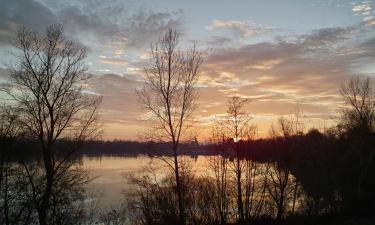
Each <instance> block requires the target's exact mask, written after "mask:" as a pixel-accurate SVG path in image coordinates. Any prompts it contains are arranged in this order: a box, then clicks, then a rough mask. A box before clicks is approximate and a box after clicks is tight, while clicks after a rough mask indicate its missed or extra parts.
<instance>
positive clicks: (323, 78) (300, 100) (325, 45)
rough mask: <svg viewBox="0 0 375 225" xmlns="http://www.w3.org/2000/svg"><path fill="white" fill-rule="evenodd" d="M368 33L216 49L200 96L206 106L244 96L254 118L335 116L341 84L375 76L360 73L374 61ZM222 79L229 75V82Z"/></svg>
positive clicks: (322, 32) (339, 31)
mask: <svg viewBox="0 0 375 225" xmlns="http://www.w3.org/2000/svg"><path fill="white" fill-rule="evenodd" d="M368 32H371V31H369V30H367V29H366V27H365V24H363V23H361V24H357V25H355V26H351V27H333V28H323V29H317V30H313V31H311V32H310V33H308V34H304V35H300V36H297V37H296V38H294V39H290V38H289V39H282V38H279V39H277V40H274V41H271V42H261V43H256V44H247V45H245V46H242V47H239V48H232V49H228V48H222V49H217V50H216V51H214V52H213V53H212V54H211V55H209V56H208V58H207V59H206V61H205V64H203V66H202V69H201V72H202V73H201V74H202V78H201V81H200V82H201V84H202V87H203V88H202V90H203V89H205V88H207V90H209V91H207V92H205V91H204V94H202V95H201V96H202V97H201V101H202V102H203V103H202V105H205V104H208V103H209V102H210V101H214V102H223V103H224V102H225V100H226V96H228V95H241V96H243V97H247V98H249V99H251V100H252V103H251V107H250V108H249V109H250V110H251V111H252V112H254V113H274V114H284V113H288V111H290V110H291V109H292V108H294V107H295V106H296V105H302V108H303V110H305V111H307V113H315V114H316V113H318V112H319V113H323V114H324V115H327V116H333V115H335V114H336V113H337V111H338V109H339V106H340V104H341V97H340V95H339V88H340V85H341V82H345V81H346V80H348V79H349V78H350V77H351V76H353V75H370V76H371V75H375V74H374V71H372V73H371V72H369V71H367V72H361V71H363V66H364V65H367V64H369V63H370V64H371V65H372V67H373V65H374V64H373V62H374V60H375V54H374V52H375V51H374V46H375V45H374V39H373V38H366V37H369V36H370V37H371V35H369V34H370V33H368ZM354 40H356V41H354ZM371 62H372V63H371ZM223 74H230V75H231V77H230V79H229V78H228V76H223ZM229 80H230V82H229ZM236 81H238V82H236ZM221 107H222V106H221ZM206 110H207V111H208V112H211V111H214V112H215V111H216V110H217V109H216V107H215V106H212V108H210V107H209V108H207V109H206Z"/></svg>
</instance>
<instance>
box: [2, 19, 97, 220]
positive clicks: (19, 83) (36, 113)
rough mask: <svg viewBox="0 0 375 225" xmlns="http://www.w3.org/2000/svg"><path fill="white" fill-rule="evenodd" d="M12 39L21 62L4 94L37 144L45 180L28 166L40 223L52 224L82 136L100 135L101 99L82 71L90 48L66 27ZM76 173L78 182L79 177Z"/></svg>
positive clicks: (84, 137)
mask: <svg viewBox="0 0 375 225" xmlns="http://www.w3.org/2000/svg"><path fill="white" fill-rule="evenodd" d="M13 43H14V47H15V48H16V49H17V53H16V56H17V59H18V61H17V64H16V65H14V66H13V67H12V69H11V70H12V71H11V82H10V83H9V85H8V88H7V89H6V92H7V94H8V95H9V96H10V98H11V100H12V102H13V103H14V104H16V105H17V107H18V109H19V110H20V122H21V123H22V126H24V127H25V128H26V129H27V130H28V132H30V134H31V135H32V137H34V138H36V139H37V140H38V142H39V149H40V153H41V156H42V167H41V168H42V172H38V173H42V179H40V177H38V178H35V177H33V176H32V175H33V172H32V171H31V170H30V169H31V167H30V166H27V165H26V164H25V170H26V171H27V174H28V179H29V182H30V184H31V187H32V191H33V203H34V207H35V209H36V211H37V214H38V220H39V223H40V224H42V225H46V224H52V223H50V222H49V221H54V219H53V218H51V216H52V214H53V213H52V211H51V210H52V209H53V205H52V204H53V202H54V201H53V199H54V198H53V197H56V196H53V194H54V193H55V194H58V193H59V190H58V188H57V187H56V185H58V184H65V185H68V186H69V185H70V183H69V182H70V180H68V178H67V177H65V175H67V174H69V171H70V170H71V168H72V166H73V165H74V156H75V153H76V152H77V150H78V149H79V147H80V146H81V144H82V143H83V141H84V140H86V139H88V138H90V137H93V136H94V135H96V134H97V132H98V126H97V119H98V117H97V108H98V105H99V103H100V101H101V98H98V97H91V96H89V95H87V94H84V93H83V85H84V84H85V82H86V81H87V79H88V78H89V77H88V76H86V75H85V73H84V72H85V70H86V68H85V66H84V63H83V60H84V58H85V57H86V50H85V49H84V48H81V47H79V46H78V45H76V44H74V43H73V42H72V41H69V40H67V39H66V38H65V36H64V34H63V27H62V26H60V25H54V26H50V27H48V28H47V30H46V33H45V34H44V35H39V34H37V33H35V32H33V31H30V30H27V29H26V28H23V29H20V31H19V32H18V34H17V37H16V39H15V40H14V42H13ZM62 139H64V140H69V142H68V143H70V144H68V146H66V148H64V149H61V148H60V147H61V146H60V147H59V148H58V147H57V144H56V142H58V141H59V140H62ZM74 177H75V178H77V179H76V181H77V182H78V178H79V176H78V177H77V176H74ZM71 178H72V177H71ZM38 182H42V184H38Z"/></svg>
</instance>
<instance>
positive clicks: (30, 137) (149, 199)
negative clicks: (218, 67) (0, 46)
mask: <svg viewBox="0 0 375 225" xmlns="http://www.w3.org/2000/svg"><path fill="white" fill-rule="evenodd" d="M14 43H15V47H16V49H18V53H19V55H18V57H19V62H18V64H17V65H15V67H14V68H12V74H11V82H10V83H9V84H8V85H7V86H6V87H5V88H4V91H5V93H6V94H7V95H8V96H9V98H10V102H7V104H4V106H2V107H1V111H0V224H6V225H10V224H41V225H47V224H48V225H53V224H56V225H63V224H64V225H65V224H66V225H68V224H108V225H109V224H111V225H115V224H144V225H162V224H165V225H166V224H181V225H184V224H197V225H198V224H199V225H200V224H202V225H211V224H212V225H214V224H296V225H297V224H364V225H365V224H373V223H374V222H375V219H374V216H373V212H374V211H375V163H374V155H375V99H374V98H375V95H374V92H373V91H374V90H373V88H372V86H371V84H370V80H369V79H366V78H354V79H352V80H351V81H350V82H349V83H348V84H346V85H344V86H343V88H342V91H341V94H342V96H343V99H344V100H345V102H346V106H345V110H344V111H343V112H342V117H341V119H340V121H339V122H338V124H337V125H336V126H334V127H332V128H330V129H327V130H325V131H318V130H316V129H311V130H309V131H307V132H305V130H304V126H303V123H302V122H301V118H300V117H299V115H298V114H296V115H295V116H294V117H291V118H288V119H285V118H280V119H279V120H278V121H277V124H275V125H274V126H273V127H272V128H271V129H270V130H271V132H270V137H269V138H265V139H256V138H255V136H256V135H255V134H256V132H255V131H256V129H255V127H254V126H253V125H252V124H251V123H250V121H251V117H250V116H249V115H248V114H247V113H246V112H245V110H244V106H245V105H246V103H247V100H246V99H242V98H240V97H232V98H230V99H229V101H228V104H227V106H226V115H227V116H226V117H225V118H220V119H219V120H218V121H217V124H216V125H215V126H214V127H213V128H212V138H211V140H210V144H209V145H207V146H206V148H208V149H206V150H204V151H203V150H202V149H201V147H199V146H197V145H196V144H194V143H188V144H183V141H182V140H183V139H182V134H183V132H184V131H185V128H186V127H190V126H191V124H189V120H188V118H189V117H188V115H190V114H191V112H192V111H193V109H194V107H196V105H195V104H194V99H195V98H196V92H195V89H194V86H195V84H196V82H197V74H198V68H199V64H200V63H201V62H202V61H201V58H200V55H199V54H198V53H197V52H196V50H195V47H193V48H192V49H191V50H189V51H181V52H180V51H178V50H177V48H176V46H177V44H178V34H177V32H175V31H173V30H169V31H168V32H167V33H166V35H165V36H164V37H163V38H161V40H160V43H159V44H158V45H156V46H155V47H154V48H153V49H152V53H153V54H152V59H151V61H150V65H149V67H147V68H146V74H147V80H146V83H145V87H144V89H142V91H140V92H139V93H138V95H139V98H140V101H141V103H142V104H143V105H144V106H145V108H147V109H148V110H151V111H152V112H154V114H155V117H153V120H152V121H150V124H152V125H153V127H155V128H156V130H155V132H154V133H153V134H152V135H150V137H152V139H153V142H149V144H148V145H146V147H145V145H144V144H140V143H134V142H133V143H132V142H129V143H128V144H129V145H131V146H132V148H133V147H134V148H137V151H140V152H142V151H145V152H146V151H150V150H149V149H153V148H156V149H162V150H161V151H162V152H163V153H165V152H167V149H169V150H170V153H169V154H166V155H167V156H170V157H167V158H162V159H163V160H164V161H165V163H166V165H167V166H168V168H169V169H165V170H164V171H163V174H162V176H160V175H157V173H156V171H155V169H154V168H152V167H151V168H146V169H145V171H144V174H143V175H141V176H140V175H129V176H128V179H129V180H130V182H131V183H132V184H133V185H132V187H133V188H131V189H130V188H129V189H128V190H126V193H125V196H119V202H122V203H123V204H121V206H120V207H118V206H116V208H113V209H103V208H99V207H98V203H97V200H96V196H95V195H93V194H91V192H90V190H88V186H87V184H89V182H90V177H89V176H88V172H87V171H85V170H84V169H82V168H81V166H80V165H81V164H80V157H79V156H80V154H82V152H80V150H82V147H83V146H84V144H85V143H86V144H89V146H90V144H91V145H97V146H99V145H102V144H103V142H95V141H89V140H91V139H95V138H96V137H97V135H98V134H99V133H100V129H99V127H98V125H97V107H98V105H99V103H100V98H98V97H96V96H90V95H87V94H85V93H84V92H83V91H82V90H83V89H82V88H83V87H82V86H83V85H82V83H84V82H85V81H86V80H87V79H88V77H86V75H85V73H84V71H85V68H84V67H83V64H82V60H83V59H84V58H85V50H84V49H82V48H80V47H79V46H76V45H75V44H74V43H72V42H71V41H68V40H66V39H65V38H64V36H63V29H62V27H61V26H52V27H50V28H48V29H47V32H46V34H45V35H43V36H40V35H38V34H36V33H34V32H32V31H28V30H26V29H22V30H20V32H19V33H18V35H17V39H16V40H15V42H14ZM160 62H163V63H160ZM150 143H151V144H150ZM152 143H153V144H152ZM155 143H159V144H157V146H156V147H155ZM160 143H163V144H160ZM104 144H105V145H113V146H116V144H118V143H115V142H114V143H104ZM142 146H143V147H142ZM150 147H152V148H150ZM184 147H185V148H196V149H195V150H196V151H198V152H199V151H202V152H206V153H207V152H209V153H212V154H211V155H210V157H209V160H208V165H207V169H206V171H204V172H203V173H196V172H195V171H194V170H193V169H192V167H191V165H189V162H188V161H186V160H184V159H183V158H181V157H179V156H180V155H181V153H183V149H184ZM89 148H90V147H89ZM86 151H87V152H89V151H90V150H87V148H86ZM92 151H93V152H92V154H98V152H100V151H95V150H92ZM113 151H115V150H113ZM87 152H86V153H87ZM163 153H162V154H160V155H156V156H162V155H163ZM110 154H111V153H110ZM124 189H127V187H124ZM123 199H125V200H123Z"/></svg>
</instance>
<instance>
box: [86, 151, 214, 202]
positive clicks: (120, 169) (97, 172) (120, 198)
mask: <svg viewBox="0 0 375 225" xmlns="http://www.w3.org/2000/svg"><path fill="white" fill-rule="evenodd" d="M207 157H208V156H198V157H189V156H183V157H182V158H183V160H184V161H185V162H189V163H190V165H191V166H192V168H193V170H194V171H195V172H196V173H197V174H199V173H202V172H205V171H206V170H205V169H204V168H205V166H207ZM163 160H171V158H170V157H164V158H159V157H149V156H102V157H96V156H95V157H91V156H84V157H82V164H83V167H84V168H85V169H86V170H88V171H89V174H90V176H91V177H92V178H94V179H93V180H92V182H91V184H90V192H91V193H92V194H93V195H94V196H95V197H97V198H98V199H99V201H100V205H101V206H102V207H112V206H116V205H119V204H121V203H123V202H124V200H125V199H124V195H123V193H124V192H126V191H127V190H131V189H132V188H134V187H132V185H131V184H130V183H129V181H128V179H127V176H128V175H130V174H136V175H137V174H138V175H139V174H141V173H144V171H145V168H148V167H152V169H153V171H155V172H156V173H157V174H158V175H162V176H163V175H165V174H167V172H168V171H169V170H170V169H169V167H168V165H167V163H166V162H164V161H163Z"/></svg>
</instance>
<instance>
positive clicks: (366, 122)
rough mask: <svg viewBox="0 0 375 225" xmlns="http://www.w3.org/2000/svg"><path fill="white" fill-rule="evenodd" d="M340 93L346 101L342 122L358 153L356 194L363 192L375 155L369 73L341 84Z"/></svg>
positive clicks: (373, 98) (374, 110) (374, 101)
mask: <svg viewBox="0 0 375 225" xmlns="http://www.w3.org/2000/svg"><path fill="white" fill-rule="evenodd" d="M341 95H342V96H343V98H344V100H345V103H346V108H345V109H344V111H343V118H342V121H341V125H342V126H343V127H344V129H345V132H346V133H347V135H349V136H350V137H351V143H353V145H354V149H353V150H354V151H355V154H356V155H357V157H358V166H359V168H358V169H359V174H358V179H357V194H358V195H359V196H361V195H362V192H363V187H362V186H363V183H364V180H365V178H366V175H367V174H368V172H369V169H370V166H371V165H372V162H373V159H374V156H375V151H374V147H375V146H374V145H373V144H371V143H373V142H372V140H373V138H374V134H375V93H374V89H373V87H372V85H371V82H370V79H369V78H368V77H367V78H360V77H355V78H352V79H351V80H350V81H349V82H348V83H347V84H346V85H343V86H342V88H341Z"/></svg>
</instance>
